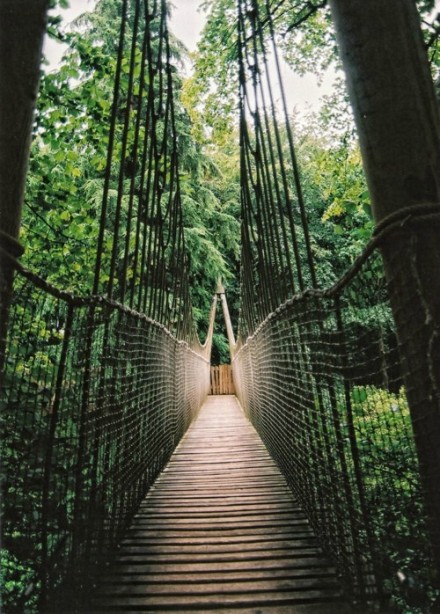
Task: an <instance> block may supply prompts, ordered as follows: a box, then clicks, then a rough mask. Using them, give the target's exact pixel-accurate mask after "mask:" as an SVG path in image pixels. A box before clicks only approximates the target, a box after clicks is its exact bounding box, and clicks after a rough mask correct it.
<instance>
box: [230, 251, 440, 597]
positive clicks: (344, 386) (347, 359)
mask: <svg viewBox="0 0 440 614" xmlns="http://www.w3.org/2000/svg"><path fill="white" fill-rule="evenodd" d="M409 245H410V244H409ZM408 251H409V252H410V251H411V247H408ZM416 281H417V280H416V279H414V282H416ZM406 300H407V301H410V302H413V301H416V300H417V290H416V286H415V289H414V291H413V292H408V296H407V298H406ZM426 328H427V329H429V320H427V324H426ZM421 332H422V331H421ZM425 332H426V331H425ZM398 347H399V344H398V340H397V338H396V333H395V327H394V322H393V318H392V313H391V308H390V304H389V298H388V284H387V283H386V281H385V277H384V274H383V265H382V261H381V256H380V253H379V250H378V249H377V248H376V249H374V250H369V253H368V255H367V256H366V257H363V259H362V265H361V266H359V267H355V268H353V269H352V270H351V271H350V274H349V275H348V276H347V277H346V278H345V279H344V280H343V281H342V283H340V284H338V285H337V286H335V287H334V288H331V289H330V290H328V291H322V292H321V291H317V290H316V291H309V292H305V293H302V294H297V295H296V296H295V297H294V298H292V299H290V300H288V301H286V302H285V303H283V304H282V305H281V306H280V307H279V308H278V309H277V310H275V311H274V312H273V313H271V314H270V315H269V316H268V317H267V318H266V319H265V320H264V321H263V322H262V323H261V324H260V326H259V327H258V328H257V330H256V332H255V333H254V334H253V335H252V336H250V337H249V338H248V339H247V340H246V343H244V344H243V345H241V347H240V346H239V349H238V350H237V352H236V354H235V357H234V360H233V372H234V382H235V385H236V389H237V395H238V397H239V398H240V402H241V404H242V406H243V407H244V408H245V411H246V413H247V415H248V416H249V418H250V419H251V421H252V422H253V424H254V425H255V427H256V428H257V430H258V432H259V433H260V435H261V437H262V439H263V440H264V442H265V443H266V445H267V447H268V448H269V450H270V452H271V454H272V455H273V457H274V458H275V459H276V461H277V462H278V464H279V466H280V468H281V469H282V471H283V473H284V475H285V476H286V478H287V480H288V483H289V485H290V486H291V488H292V490H293V491H294V492H295V493H296V495H297V497H298V499H299V501H300V502H301V504H302V505H303V506H304V508H305V510H306V511H307V514H308V517H309V520H310V522H311V524H312V526H313V527H314V529H315V531H316V532H317V534H318V535H319V537H320V540H321V541H320V543H321V544H322V545H323V547H324V548H325V550H326V551H327V552H328V554H329V555H330V556H331V557H332V558H333V560H335V561H336V562H337V564H338V567H339V569H340V570H341V573H342V577H343V579H344V581H345V583H346V587H347V591H348V593H349V594H350V595H351V596H352V598H353V599H354V600H355V601H357V602H363V603H365V602H368V601H373V600H377V599H379V598H382V597H383V599H384V604H386V603H387V601H386V599H387V598H389V597H390V594H392V595H393V599H394V600H396V601H397V603H399V605H402V604H404V603H405V598H406V597H408V599H409V600H410V603H411V598H413V597H414V595H411V594H409V595H405V592H406V588H405V581H406V582H407V583H408V582H410V583H413V589H414V592H415V593H417V596H416V605H419V606H425V607H426V606H427V604H428V603H429V596H428V592H429V583H430V581H431V579H432V578H431V573H432V572H431V570H432V567H433V564H432V554H431V551H430V541H429V538H428V535H427V530H426V510H425V509H424V505H423V497H422V492H421V484H420V474H419V466H418V462H417V457H416V450H415V444H414V435H413V430H412V425H411V419H410V414H409V409H408V401H407V397H406V394H405V387H404V377H405V375H406V374H405V372H404V370H403V368H402V363H401V361H400V358H399V349H398ZM426 377H427V390H429V387H430V383H431V384H432V381H431V382H430V377H429V374H427V375H426ZM399 577H400V581H399ZM408 578H409V580H408ZM400 582H401V583H402V584H401V583H400ZM409 592H410V593H411V591H409ZM383 593H385V594H383ZM423 595H424V596H423ZM417 600H419V603H417ZM424 600H425V601H424Z"/></svg>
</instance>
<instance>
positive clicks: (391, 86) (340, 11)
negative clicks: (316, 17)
mask: <svg viewBox="0 0 440 614" xmlns="http://www.w3.org/2000/svg"><path fill="white" fill-rule="evenodd" d="M330 6H331V9H332V13H333V18H334V22H335V26H336V33H337V39H338V43H339V47H340V53H341V57H342V61H343V63H344V68H345V71H346V78H347V84H348V90H349V94H350V98H351V102H352V105H353V108H354V113H355V119H356V124H357V128H358V132H359V140H360V145H361V151H362V157H363V162H364V167H365V172H366V176H367V181H368V186H369V190H370V194H371V198H372V206H373V214H374V217H375V220H376V222H377V223H380V222H382V223H384V224H385V225H387V223H388V222H390V218H389V216H393V215H394V216H397V217H398V218H401V221H402V223H401V225H398V226H396V229H395V230H393V231H392V232H390V233H389V234H387V235H386V238H385V240H384V242H383V243H382V255H383V258H384V263H385V270H386V275H387V279H388V281H389V284H390V292H391V306H392V309H393V313H394V318H395V321H396V326H397V334H398V338H399V346H400V354H401V360H402V365H403V370H404V379H405V386H406V391H407V395H408V401H409V405H410V411H411V417H412V422H413V427H414V433H415V440H416V446H417V452H418V457H419V461H420V468H421V476H422V486H423V489H424V494H425V503H426V508H427V512H428V515H429V531H430V536H431V541H432V545H433V549H434V555H435V560H436V564H437V570H438V572H439V574H440V396H439V395H440V204H439V203H440V118H439V109H438V105H437V101H436V97H435V92H434V87H433V83H432V79H431V75H430V72H429V66H428V61H427V57H426V52H425V48H424V44H423V39H422V33H421V29H420V22H419V17H418V14H417V11H416V8H415V3H414V1H413V0H387V1H386V2H384V1H383V0H350V1H347V0H330ZM423 206H425V212H426V213H427V215H425V216H423V215H422V213H423V209H422V207H423ZM403 210H405V211H403ZM428 212H429V213H428Z"/></svg>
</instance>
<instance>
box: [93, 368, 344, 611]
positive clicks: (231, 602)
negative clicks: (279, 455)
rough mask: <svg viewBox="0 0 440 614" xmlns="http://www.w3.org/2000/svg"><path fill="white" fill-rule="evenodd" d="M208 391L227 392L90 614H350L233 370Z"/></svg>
mask: <svg viewBox="0 0 440 614" xmlns="http://www.w3.org/2000/svg"><path fill="white" fill-rule="evenodd" d="M222 367H223V366H222ZM211 386H212V387H213V388H214V387H215V389H216V390H220V391H221V393H222V396H211V397H209V398H208V401H207V403H206V404H205V406H204V408H203V409H202V411H201V412H200V416H199V418H198V420H197V421H196V422H195V424H194V425H193V426H192V427H191V428H190V430H189V431H188V433H187V435H186V436H185V437H184V439H183V441H182V442H181V443H180V444H179V446H178V448H177V450H176V452H175V454H174V455H173V457H172V459H171V461H170V463H169V464H168V466H167V467H166V469H165V471H163V473H162V474H161V476H159V478H158V480H157V481H156V483H155V485H154V486H153V488H152V489H151V490H150V493H149V494H148V495H147V497H146V498H145V500H144V502H143V503H142V505H141V506H140V508H139V511H138V513H137V514H136V516H135V518H134V520H133V524H132V526H131V527H130V529H129V530H128V531H127V532H126V535H125V538H124V539H123V541H122V542H121V544H120V547H119V549H118V553H117V556H116V558H115V560H114V562H113V563H112V564H111V565H110V566H109V567H108V568H106V570H105V572H103V575H102V576H101V577H100V578H98V579H97V590H96V594H95V595H94V596H93V600H92V602H91V603H90V608H89V610H87V611H90V612H100V611H101V612H117V611H120V612H129V611H144V612H146V611H161V612H165V611H175V612H179V614H183V613H184V612H186V611H188V612H189V611H191V612H199V613H203V614H206V613H208V612H210V611H215V610H218V609H221V611H222V613H223V614H224V613H225V612H227V611H228V610H230V608H233V611H234V612H240V611H241V612H249V613H251V612H253V613H255V612H261V613H262V614H264V613H266V612H269V611H271V612H273V613H274V614H275V613H276V612H277V611H279V612H281V611H282V610H283V608H288V609H287V610H285V611H286V612H287V611H288V612H290V613H291V614H296V612H297V608H298V607H299V608H302V607H304V606H306V605H307V606H308V607H309V606H310V607H311V608H312V609H310V610H308V611H309V612H314V611H315V610H314V609H313V608H317V609H316V612H322V614H323V613H324V612H327V613H331V612H333V611H334V610H333V608H334V607H337V610H338V612H344V613H345V612H346V611H347V610H346V609H345V603H344V600H343V598H342V591H341V588H340V586H339V584H338V582H337V576H336V572H335V569H334V568H333V566H332V565H330V564H329V562H328V561H327V560H326V558H325V557H324V556H323V554H322V552H321V550H320V548H319V547H318V544H317V541H316V538H315V536H314V535H313V532H312V530H311V528H310V524H309V522H308V520H307V518H306V516H305V514H304V513H303V511H302V509H301V508H300V507H299V505H298V503H297V502H296V501H295V498H294V497H293V496H292V494H291V492H290V490H289V489H288V487H287V485H286V482H285V480H284V478H283V477H282V475H281V474H280V472H279V470H278V468H277V467H276V465H275V463H274V462H273V460H272V459H271V458H270V457H269V455H268V453H267V451H266V450H265V448H264V445H263V444H262V442H261V440H260V439H259V438H258V435H257V434H256V432H255V430H254V429H253V427H252V426H251V425H250V424H249V422H247V420H246V419H245V417H244V415H243V413H242V411H241V409H240V407H239V405H238V403H237V401H236V400H235V398H234V397H233V396H231V395H230V392H228V391H229V390H230V386H231V379H230V376H229V374H228V370H227V369H223V368H218V369H216V370H214V371H213V370H212V371H211ZM322 608H326V609H322ZM230 611H231V610H230ZM300 611H301V610H298V612H300ZM303 611H304V613H306V612H307V610H303Z"/></svg>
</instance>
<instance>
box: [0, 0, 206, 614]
mask: <svg viewBox="0 0 440 614" xmlns="http://www.w3.org/2000/svg"><path fill="white" fill-rule="evenodd" d="M166 22H167V6H166V3H165V2H156V1H154V2H144V1H141V0H139V1H138V0H135V1H130V2H128V1H127V0H123V1H122V2H121V4H120V10H119V24H120V29H119V41H116V45H115V48H114V51H115V54H116V55H115V62H114V65H115V74H114V84H115V85H114V99H113V106H112V111H111V114H110V117H109V130H108V148H107V166H106V169H105V172H104V174H100V175H99V174H98V176H97V178H96V181H97V182H98V183H99V182H101V189H102V194H103V197H102V209H101V222H100V232H99V241H98V249H97V258H96V272H95V281H94V287H93V288H84V291H86V290H88V291H89V292H90V294H89V295H88V296H78V295H73V294H69V293H67V292H64V291H62V290H60V289H57V288H56V287H54V286H53V285H50V284H48V283H46V282H45V281H44V280H43V279H42V278H41V277H39V276H38V275H35V274H33V273H30V272H29V271H27V270H25V269H24V268H23V267H21V266H20V265H19V264H18V263H17V262H16V261H15V260H14V258H13V256H12V255H9V254H8V253H7V252H5V251H3V250H2V259H3V260H2V264H3V262H7V263H9V265H10V267H13V268H15V269H16V273H15V282H14V288H13V298H12V304H11V308H10V313H9V332H8V343H7V348H6V354H5V356H6V359H5V369H4V373H3V387H2V399H1V423H2V444H3V453H2V457H3V466H2V473H3V478H4V493H3V494H4V497H3V519H2V525H3V541H2V548H3V550H2V552H3V565H2V567H3V579H4V590H3V608H4V610H5V611H12V610H14V611H23V610H24V611H37V610H38V611H39V610H40V609H41V608H42V607H43V606H44V604H47V603H49V604H51V605H50V607H51V609H52V610H54V611H57V612H59V611H67V610H68V609H69V608H74V607H75V604H76V605H77V604H78V603H79V602H80V600H81V593H82V587H86V586H87V585H88V583H89V582H90V575H89V572H90V573H91V572H92V570H93V569H95V568H96V565H97V564H98V563H100V562H102V561H104V560H105V559H106V557H107V558H108V556H109V555H110V554H111V552H112V549H114V548H115V546H116V544H117V542H118V540H119V539H120V537H121V535H122V531H123V529H124V528H125V527H126V526H127V525H128V523H129V522H130V519H131V518H132V516H133V514H134V513H135V511H136V510H137V508H138V506H139V503H140V501H141V499H142V497H143V496H144V495H145V493H146V491H147V490H148V488H149V486H150V485H151V484H152V482H153V481H154V479H155V477H156V476H157V474H158V473H159V472H160V471H161V469H162V468H163V467H164V465H165V464H166V463H167V461H168V459H169V458H170V456H171V453H172V451H173V449H174V448H175V446H176V445H177V443H178V441H179V439H180V438H181V436H182V435H183V433H184V432H185V430H186V429H187V427H188V425H189V424H190V422H191V420H192V419H193V418H194V416H195V414H196V412H197V410H198V408H199V407H200V405H201V404H202V402H203V400H204V398H205V396H206V395H207V394H208V392H209V386H210V374H209V357H210V351H211V339H212V328H213V317H214V315H215V302H214V305H213V310H212V313H211V326H210V330H209V333H208V336H207V340H206V342H205V345H204V346H201V345H200V343H199V341H198V338H197V334H196V332H195V327H194V324H193V320H192V309H191V300H190V291H189V286H188V259H187V255H186V251H185V245H184V236H183V221H182V210H181V202H180V188H179V174H178V173H179V165H178V139H177V133H176V113H177V111H176V108H175V103H174V93H173V92H174V90H173V88H174V80H175V79H176V76H175V75H176V71H175V69H174V68H173V66H172V52H171V48H170V42H169V36H168V31H167V25H166ZM2 298H3V297H2ZM66 580H67V585H66ZM68 587H71V588H72V587H73V593H72V594H69V592H68V590H69V589H68ZM57 589H60V591H61V592H60V601H59V602H58V601H57V599H58V598H57V592H58V590H57ZM69 604H70V605H69Z"/></svg>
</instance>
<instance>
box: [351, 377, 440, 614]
mask: <svg viewBox="0 0 440 614" xmlns="http://www.w3.org/2000/svg"><path fill="white" fill-rule="evenodd" d="M351 399H352V408H353V414H354V428H355V431H356V439H357V445H358V449H359V452H360V459H361V466H362V477H363V483H364V488H365V496H366V502H367V506H368V513H369V517H370V519H371V524H372V527H373V530H374V538H375V544H376V550H377V551H376V554H377V556H378V557H379V559H380V565H381V569H380V570H379V573H380V574H381V575H382V576H384V577H385V585H384V589H385V593H386V596H387V598H388V607H389V608H392V609H393V611H394V610H395V609H397V611H399V612H402V613H405V614H417V613H419V614H422V613H423V612H427V611H429V608H430V605H431V604H432V603H433V602H434V600H435V598H436V597H438V596H439V593H438V591H435V589H434V587H433V582H434V568H433V563H432V559H431V553H430V549H429V539H428V536H427V534H426V525H425V520H426V518H425V512H424V508H423V496H422V493H421V489H420V477H419V474H418V463H417V459H416V454H415V447H414V438H413V434H412V426H411V420H410V414H409V408H408V402H407V399H406V394H405V390H404V389H403V388H401V389H400V390H399V392H398V393H395V394H394V393H391V392H389V391H387V390H384V389H381V388H376V387H374V386H354V387H353V388H352V391H351ZM398 572H400V574H401V575H402V577H403V576H404V577H406V578H410V579H411V580H410V582H411V584H412V585H413V588H412V589H411V588H410V587H409V588H407V589H405V587H402V586H401V584H400V582H399V579H398Z"/></svg>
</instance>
